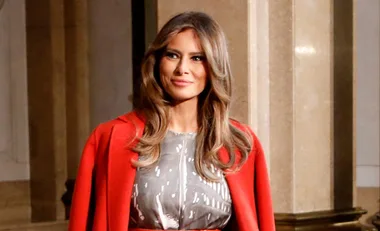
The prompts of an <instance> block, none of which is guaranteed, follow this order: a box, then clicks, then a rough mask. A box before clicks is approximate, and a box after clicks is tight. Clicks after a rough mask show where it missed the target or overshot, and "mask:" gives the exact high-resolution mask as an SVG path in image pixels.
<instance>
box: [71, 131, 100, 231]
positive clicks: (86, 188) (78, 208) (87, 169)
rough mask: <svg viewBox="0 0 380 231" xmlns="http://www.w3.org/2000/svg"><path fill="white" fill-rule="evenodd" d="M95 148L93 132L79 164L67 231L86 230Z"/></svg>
mask: <svg viewBox="0 0 380 231" xmlns="http://www.w3.org/2000/svg"><path fill="white" fill-rule="evenodd" d="M96 146H97V145H96V138H95V132H93V133H92V134H91V135H90V137H89V138H88V140H87V142H86V145H85V147H84V150H83V153H82V157H81V161H80V164H79V169H78V174H77V178H76V181H75V187H74V194H73V198H72V203H71V210H70V221H69V229H68V230H69V231H84V230H86V229H87V219H88V214H89V212H90V211H89V206H90V198H91V189H92V174H93V169H94V165H95V154H96Z"/></svg>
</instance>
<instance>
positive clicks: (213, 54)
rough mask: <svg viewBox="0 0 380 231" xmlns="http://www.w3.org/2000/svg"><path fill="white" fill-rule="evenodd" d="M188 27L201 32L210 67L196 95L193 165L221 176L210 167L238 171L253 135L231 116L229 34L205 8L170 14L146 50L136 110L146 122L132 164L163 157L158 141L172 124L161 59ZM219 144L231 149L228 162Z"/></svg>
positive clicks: (209, 176)
mask: <svg viewBox="0 0 380 231" xmlns="http://www.w3.org/2000/svg"><path fill="white" fill-rule="evenodd" d="M186 29H192V30H194V31H195V32H196V33H197V35H198V37H199V39H200V43H201V46H202V49H203V51H204V53H205V57H206V60H207V69H208V76H207V78H208V80H207V81H208V83H207V84H206V88H205V89H204V91H203V92H202V93H201V94H200V95H199V96H198V97H199V99H198V131H197V138H196V151H195V168H196V170H197V172H198V174H199V175H200V176H202V177H204V178H206V179H208V180H211V181H215V180H217V177H216V176H215V174H213V173H212V171H211V170H210V166H212V165H213V166H215V167H217V168H219V169H221V170H223V171H226V170H229V171H237V170H238V169H239V168H240V167H241V165H242V164H243V163H244V162H245V161H246V159H247V157H248V155H249V153H250V151H251V148H252V137H251V136H250V134H249V132H248V131H242V130H240V129H238V128H236V127H235V126H234V125H233V124H232V123H231V122H232V121H231V120H230V119H229V116H230V104H231V93H232V90H231V79H232V74H231V68H230V61H229V54H228V50H227V42H226V38H225V35H224V33H223V31H222V29H221V27H220V26H219V25H218V24H217V23H216V22H215V21H214V20H213V19H212V18H211V17H210V16H208V15H207V14H205V13H201V12H185V13H181V14H178V15H176V16H174V17H173V18H171V19H170V20H169V21H168V22H167V23H166V24H165V25H164V26H163V28H162V29H161V30H160V32H159V33H158V35H157V36H156V38H155V40H154V41H153V43H152V44H151V46H150V47H149V49H148V51H147V52H146V54H145V57H144V59H143V63H142V67H141V74H142V84H141V91H140V97H141V98H140V102H139V103H138V104H137V105H136V110H137V111H138V112H141V113H142V114H143V115H144V117H145V123H146V124H145V130H144V133H143V136H142V138H140V140H139V142H138V144H137V146H136V148H135V151H137V152H138V153H140V160H139V161H136V162H134V164H135V166H137V167H146V166H150V165H152V164H154V163H155V162H157V161H158V160H159V158H160V143H161V141H162V140H163V139H164V137H165V135H166V132H167V130H168V125H169V108H170V99H168V97H167V95H166V93H165V91H164V89H163V87H162V85H161V83H160V76H159V64H160V60H161V58H162V55H163V53H164V52H165V49H166V47H167V45H168V43H169V42H170V41H171V39H172V38H173V37H174V36H176V35H177V34H178V33H180V32H182V31H184V30H186ZM221 148H226V150H227V152H228V153H229V157H230V158H229V162H228V163H225V162H222V161H221V160H220V159H219V156H218V151H219V150H220V149H221ZM236 151H239V157H240V158H237V156H236Z"/></svg>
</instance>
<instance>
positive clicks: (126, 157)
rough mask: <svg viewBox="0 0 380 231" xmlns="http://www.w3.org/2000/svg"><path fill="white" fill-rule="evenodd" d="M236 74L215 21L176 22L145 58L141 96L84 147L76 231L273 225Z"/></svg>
mask: <svg viewBox="0 0 380 231" xmlns="http://www.w3.org/2000/svg"><path fill="white" fill-rule="evenodd" d="M231 77H232V75H231V70H230V63H229V56H228V52H227V45H226V39H225V36H224V34H223V32H222V30H221V28H220V26H219V25H218V24H217V23H216V22H215V21H214V20H213V19H211V18H210V17H209V16H208V15H206V14H204V13H200V12H186V13H182V14H179V15H177V16H175V17H173V18H172V19H171V20H169V21H168V22H167V23H166V24H165V25H164V27H163V28H162V29H161V31H160V32H159V34H158V35H157V37H156V39H155V40H154V42H153V43H152V45H151V47H150V48H149V50H148V51H147V53H146V55H145V58H144V60H143V65H142V87H141V102H140V104H139V105H138V107H137V108H136V110H135V111H133V112H131V113H128V114H126V115H123V116H120V117H119V118H117V119H115V120H112V121H109V122H106V123H104V124H101V125H99V126H98V127H97V128H96V129H95V130H94V132H93V133H92V135H91V136H90V138H89V140H88V142H87V144H86V146H85V149H84V152H83V156H82V159H81V163H80V167H79V171H78V177H77V180H76V186H75V190H74V196H73V202H72V209H71V214H70V215H71V218H70V224H69V230H71V231H82V230H83V231H84V230H111V231H119V230H120V231H121V230H124V231H125V230H129V231H138V230H140V231H143V230H222V229H223V230H229V231H235V230H239V231H252V230H264V231H272V230H275V228H274V218H273V211H272V204H271V196H270V189H269V180H268V176H267V170H266V166H265V160H264V155H263V152H262V148H261V146H260V143H259V141H258V140H257V138H256V136H255V135H254V134H253V132H252V131H251V130H250V129H249V128H248V127H247V126H245V125H243V124H241V123H239V122H237V121H235V120H231V119H229V115H230V100H231Z"/></svg>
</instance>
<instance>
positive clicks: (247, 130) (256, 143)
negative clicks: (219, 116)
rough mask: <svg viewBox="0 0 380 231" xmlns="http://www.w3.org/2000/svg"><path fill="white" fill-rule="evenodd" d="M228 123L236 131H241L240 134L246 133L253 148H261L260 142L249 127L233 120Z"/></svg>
mask: <svg viewBox="0 0 380 231" xmlns="http://www.w3.org/2000/svg"><path fill="white" fill-rule="evenodd" d="M230 123H231V124H232V125H233V126H234V127H236V128H237V129H239V130H241V131H242V132H245V133H247V134H248V135H249V136H250V137H251V139H252V146H253V148H256V147H257V146H259V147H260V146H261V144H260V141H259V139H258V137H257V135H256V134H255V132H254V131H253V129H252V128H251V126H249V125H248V124H245V123H242V122H240V121H238V120H236V119H233V118H230Z"/></svg>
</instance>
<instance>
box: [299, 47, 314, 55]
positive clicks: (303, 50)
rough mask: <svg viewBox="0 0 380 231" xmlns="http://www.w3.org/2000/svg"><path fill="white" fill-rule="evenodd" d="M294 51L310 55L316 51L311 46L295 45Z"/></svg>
mask: <svg viewBox="0 0 380 231" xmlns="http://www.w3.org/2000/svg"><path fill="white" fill-rule="evenodd" d="M295 51H296V53H297V54H301V55H312V54H315V53H316V51H315V48H314V47H312V46H297V47H296V48H295Z"/></svg>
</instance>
